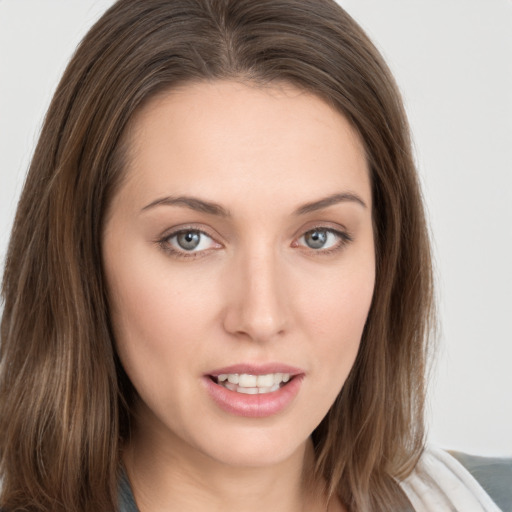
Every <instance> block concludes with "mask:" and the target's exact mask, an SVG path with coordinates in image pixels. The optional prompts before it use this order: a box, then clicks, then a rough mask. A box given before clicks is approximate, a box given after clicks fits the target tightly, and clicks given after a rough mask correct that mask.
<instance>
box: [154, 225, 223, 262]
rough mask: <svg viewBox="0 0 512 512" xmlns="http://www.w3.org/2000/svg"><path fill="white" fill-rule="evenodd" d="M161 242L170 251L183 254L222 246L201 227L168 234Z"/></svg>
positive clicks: (191, 253)
mask: <svg viewBox="0 0 512 512" xmlns="http://www.w3.org/2000/svg"><path fill="white" fill-rule="evenodd" d="M161 244H162V245H163V247H164V248H165V249H166V250H167V251H168V252H171V253H174V254H178V255H181V256H188V255H190V256H191V255H194V254H197V253H199V252H202V251H206V250H208V249H215V248H219V247H220V244H218V243H217V242H215V241H214V240H213V238H212V237H210V236H208V235H207V234H206V233H204V232H203V231H200V230H199V229H181V230H179V231H176V232H174V233H171V234H170V235H167V236H166V237H165V238H164V239H163V240H162V241H161ZM187 253H188V254H187Z"/></svg>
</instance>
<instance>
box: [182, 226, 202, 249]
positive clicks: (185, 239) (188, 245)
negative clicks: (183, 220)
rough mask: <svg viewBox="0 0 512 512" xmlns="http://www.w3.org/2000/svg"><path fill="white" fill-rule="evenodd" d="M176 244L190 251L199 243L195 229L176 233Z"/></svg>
mask: <svg viewBox="0 0 512 512" xmlns="http://www.w3.org/2000/svg"><path fill="white" fill-rule="evenodd" d="M177 241H178V245H179V246H180V247H181V248H182V249H185V250H186V251H191V250H193V249H195V248H196V247H197V246H198V245H199V241H200V235H199V233H198V232H196V231H187V232H185V233H181V234H179V235H178V240H177Z"/></svg>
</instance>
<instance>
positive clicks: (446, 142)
mask: <svg viewBox="0 0 512 512" xmlns="http://www.w3.org/2000/svg"><path fill="white" fill-rule="evenodd" d="M339 1H340V4H341V5H342V6H344V7H345V8H346V9H347V10H348V12H349V13H351V14H352V15H353V16H354V17H355V18H356V20H358V21H359V22H360V23H361V24H362V26H363V27H364V28H365V29H366V30H367V32H368V33H369V35H370V36H371V37H372V38H373V40H374V42H375V43H376V44H377V46H378V47H379V49H380V50H381V51H382V52H383V53H384V55H385V57H386V58H387V60H388V63H389V64H390V66H391V68H392V70H393V72H394V73H395V75H396V78H397V81H398V83H399V85H400V87H401V89H402V91H403V94H404V98H405V102H406V107H407V110H408V112H409V116H410V121H411V125H412V129H413V133H414V139H415V146H416V154H417V161H418V166H419V169H420V172H421V177H422V181H423V185H424V193H425V198H426V203H427V207H428V210H429V215H430V224H431V228H432V232H433V243H434V250H435V259H436V274H437V281H438V292H437V293H438V296H439V310H440V318H441V339H440V345H441V349H440V353H439V357H438V364H437V369H436V372H435V374H434V378H433V382H432V386H431V399H430V407H429V411H430V414H429V417H430V425H431V427H430V438H431V440H432V441H433V442H435V443H438V444H440V445H441V446H443V447H449V448H454V449H461V450H465V451H468V452H472V453H481V454H489V455H492V454H494V455H509V456H510V455H512V368H511V367H512V326H511V317H512V0H339ZM111 3H112V1H111V0H0V259H1V260H2V261H3V259H4V256H5V250H6V246H7V241H8V237H9V230H10V227H11V224H12V220H13V216H14V211H15V207H16V202H17V198H18V195H19V193H20V190H21V187H22V183H23V179H24V175H25V172H26V169H27V166H28V163H29V160H30V156H31V154H32V151H33V148H34V144H35V142H36V140H37V136H38V132H39V129H40V126H41V122H42V119H43V116H44V113H45V110H46V108H47V106H48V103H49V101H50V98H51V95H52V93H53V91H54V89H55V87H56V85H57V82H58V80H59V78H60V75H61V74H62V72H63V70H64V67H65V65H66V63H67V61H68V59H69V57H70V56H71V54H72V52H73V50H74V48H75V46H76V44H77V43H78V41H79V40H80V38H81V37H82V36H83V34H84V33H85V32H86V30H87V29H88V27H89V26H90V25H91V24H92V23H93V22H94V21H95V20H96V19H97V17H98V16H99V15H100V14H101V13H102V12H103V11H104V10H105V9H106V8H107V7H108V6H109V5H110V4H111Z"/></svg>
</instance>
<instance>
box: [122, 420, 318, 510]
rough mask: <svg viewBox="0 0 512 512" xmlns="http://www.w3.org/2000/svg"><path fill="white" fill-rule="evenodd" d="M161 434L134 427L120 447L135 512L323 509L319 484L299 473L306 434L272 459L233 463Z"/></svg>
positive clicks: (306, 456) (310, 460) (305, 465)
mask: <svg viewBox="0 0 512 512" xmlns="http://www.w3.org/2000/svg"><path fill="white" fill-rule="evenodd" d="M141 430H142V431H144V429H141ZM153 433H154V432H153ZM166 437H167V440H166V442H164V443H163V441H164V440H163V439H161V438H160V437H159V436H158V434H157V435H152V436H139V435H137V433H135V435H134V436H133V437H132V439H131V442H130V444H129V445H128V446H127V448H126V450H125V454H124V463H125V466H126V471H127V473H128V476H129V479H130V482H131V486H132V490H133V493H134V497H135V499H136V502H137V506H138V508H139V510H140V512H153V511H156V510H158V511H166V512H174V511H178V510H179V511H182V510H193V511H194V512H202V511H211V510H222V511H223V512H234V511H237V512H238V511H239V510H243V511H244V512H261V511H262V510H272V511H276V512H298V511H301V510H307V511H308V512H310V511H315V512H317V511H318V512H325V511H326V510H327V503H326V500H325V498H324V496H323V493H322V486H321V485H320V484H319V483H318V482H316V483H315V482H312V481H311V478H307V476H305V475H312V474H313V464H314V454H313V446H312V443H311V441H310V440H308V441H306V442H305V443H304V444H303V445H301V446H300V447H299V448H298V449H297V450H296V451H295V452H294V453H293V454H292V455H291V456H290V457H289V458H288V459H286V460H283V461H280V462H279V463H277V464H273V465H271V466H265V467H234V466H232V465H228V464H225V463H222V462H220V461H217V460H214V459H212V458H211V457H209V456H208V455H205V454H203V453H199V452H198V451H197V450H195V449H194V448H193V447H191V446H189V445H187V444H186V443H185V442H183V441H182V440H178V439H174V440H171V439H169V438H168V435H167V436H166ZM173 441H175V442H173Z"/></svg>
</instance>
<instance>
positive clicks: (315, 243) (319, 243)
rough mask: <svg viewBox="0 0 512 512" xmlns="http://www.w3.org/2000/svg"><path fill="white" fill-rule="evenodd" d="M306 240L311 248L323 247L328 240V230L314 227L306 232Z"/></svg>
mask: <svg viewBox="0 0 512 512" xmlns="http://www.w3.org/2000/svg"><path fill="white" fill-rule="evenodd" d="M304 241H305V242H306V244H307V246H308V247H310V248H311V249H321V248H322V247H323V246H324V245H325V243H326V242H327V231H326V230H320V229H314V230H312V231H308V232H307V233H305V234H304Z"/></svg>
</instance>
